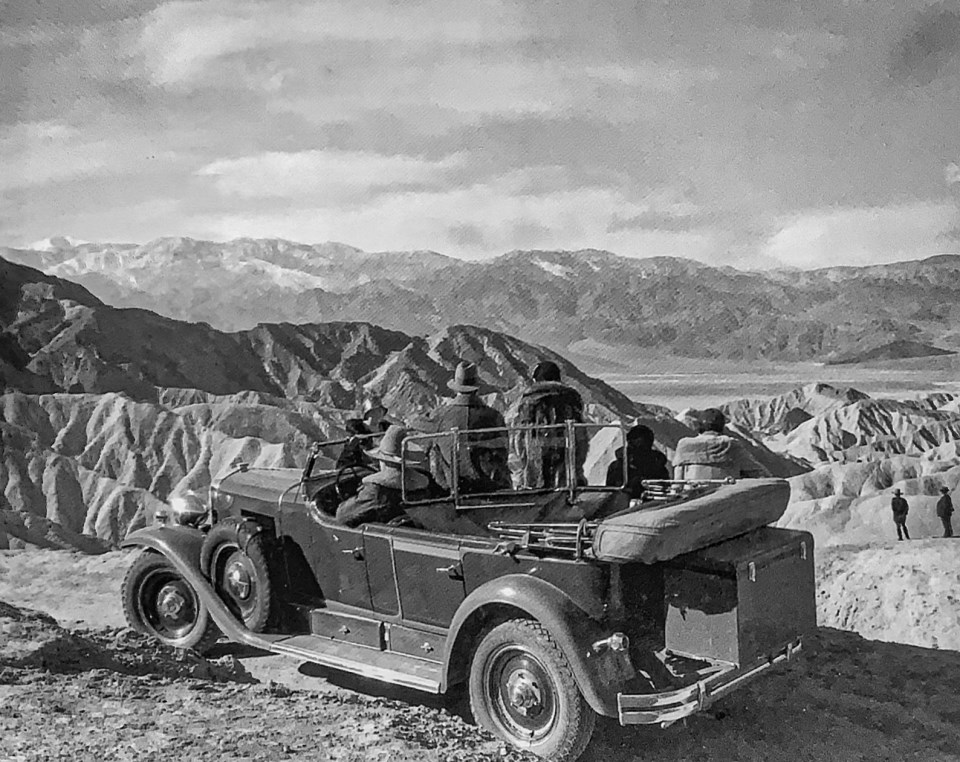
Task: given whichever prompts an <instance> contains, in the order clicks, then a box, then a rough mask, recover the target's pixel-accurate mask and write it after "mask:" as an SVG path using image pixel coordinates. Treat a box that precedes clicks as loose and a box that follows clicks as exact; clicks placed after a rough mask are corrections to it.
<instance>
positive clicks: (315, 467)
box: [304, 432, 383, 479]
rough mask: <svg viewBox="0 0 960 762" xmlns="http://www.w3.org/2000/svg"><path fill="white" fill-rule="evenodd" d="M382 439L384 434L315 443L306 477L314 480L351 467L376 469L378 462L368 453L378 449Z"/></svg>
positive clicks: (377, 433) (359, 435)
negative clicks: (325, 474)
mask: <svg viewBox="0 0 960 762" xmlns="http://www.w3.org/2000/svg"><path fill="white" fill-rule="evenodd" d="M381 437H383V432H376V433H374V434H358V435H355V436H351V437H344V438H343V439H331V440H329V441H327V442H315V443H314V445H313V455H312V458H311V459H310V460H308V461H307V471H306V473H305V474H304V477H305V478H306V479H313V478H316V477H318V476H322V475H323V474H324V473H329V472H330V471H337V470H339V469H341V468H348V467H351V466H368V467H370V468H376V465H377V463H376V461H375V460H374V459H373V458H372V457H370V455H368V454H367V451H368V450H373V449H376V447H377V443H378V442H379V441H380V439H381Z"/></svg>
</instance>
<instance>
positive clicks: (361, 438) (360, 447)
mask: <svg viewBox="0 0 960 762" xmlns="http://www.w3.org/2000/svg"><path fill="white" fill-rule="evenodd" d="M343 427H344V428H345V429H346V430H347V434H349V435H350V438H349V439H348V440H347V441H346V443H345V444H344V445H343V449H342V450H340V455H339V457H338V458H337V468H338V469H340V468H351V467H364V466H372V465H373V464H374V461H373V459H372V458H370V456H369V455H367V452H366V450H365V449H364V444H366V445H367V446H368V447H369V446H370V442H371V440H370V436H369V435H370V434H372V433H373V432H372V431H370V429H369V428H367V424H365V423H364V422H363V420H362V419H360V418H349V419H347V420H346V421H345V422H344V424H343Z"/></svg>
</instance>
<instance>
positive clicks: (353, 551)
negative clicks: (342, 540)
mask: <svg viewBox="0 0 960 762" xmlns="http://www.w3.org/2000/svg"><path fill="white" fill-rule="evenodd" d="M340 552H341V553H345V554H346V553H349V554H350V555H351V556H353V557H354V558H355V559H356V560H357V561H362V560H363V548H350V549H348V550H341V551H340Z"/></svg>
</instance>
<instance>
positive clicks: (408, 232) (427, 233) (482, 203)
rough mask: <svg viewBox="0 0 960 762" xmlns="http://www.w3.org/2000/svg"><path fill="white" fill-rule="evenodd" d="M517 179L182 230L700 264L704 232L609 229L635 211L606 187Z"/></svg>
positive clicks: (709, 239) (221, 219) (200, 222)
mask: <svg viewBox="0 0 960 762" xmlns="http://www.w3.org/2000/svg"><path fill="white" fill-rule="evenodd" d="M524 175H525V173H523V172H516V173H511V174H509V175H506V176H504V177H500V178H495V179H492V180H490V181H489V182H484V183H477V184H474V185H470V186H467V187H461V188H453V189H448V190H432V191H418V192H391V193H385V194H383V195H381V196H378V197H377V198H375V199H373V200H371V201H370V202H369V203H363V204H358V205H356V206H352V207H311V208H292V207H291V206H289V205H288V206H285V207H284V208H282V209H277V210H273V211H263V210H261V211H251V212H250V213H245V214H236V213H230V212H227V213H223V214H208V215H203V216H198V217H195V218H193V220H192V221H191V224H192V225H193V226H194V228H195V229H197V230H199V231H201V234H202V235H206V236H211V237H214V238H234V237H238V236H250V237H271V236H281V237H287V238H292V239H295V240H302V241H327V240H342V241H349V242H351V243H352V244H353V245H356V246H359V247H360V248H363V249H366V250H385V249H390V250H396V249H424V248H429V249H435V250H438V251H444V252H448V253H451V254H454V255H457V256H466V257H480V256H487V255H491V254H499V253H502V252H503V251H508V250H510V249H515V248H525V247H530V246H536V247H545V248H565V249H575V248H590V247H597V248H610V249H612V250H614V251H619V252H621V253H623V254H626V255H628V256H653V255H662V254H670V255H675V256H690V257H694V258H703V257H705V256H708V255H709V251H710V249H711V247H712V246H714V245H715V243H716V239H715V238H714V237H713V234H712V232H711V231H709V230H706V229H704V230H698V231H695V232H685V233H671V232H665V231H645V230H622V231H617V232H615V233H609V232H608V230H607V228H608V224H609V221H610V218H611V215H613V214H619V215H621V216H624V217H631V216H635V215H637V214H640V213H641V212H642V211H643V209H644V205H643V204H642V203H638V202H636V201H634V200H632V199H630V198H629V197H628V196H627V195H625V194H624V193H623V192H621V191H619V190H615V189H610V188H600V187H594V188H574V189H569V190H552V191H547V192H533V190H532V189H530V188H529V178H526V177H525V176H524ZM524 187H526V188H527V190H523V189H524Z"/></svg>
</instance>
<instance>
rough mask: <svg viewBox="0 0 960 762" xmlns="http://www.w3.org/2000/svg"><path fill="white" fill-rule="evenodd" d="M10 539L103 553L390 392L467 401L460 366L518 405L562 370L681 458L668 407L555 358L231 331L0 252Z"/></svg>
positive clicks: (449, 335) (264, 330) (416, 405)
mask: <svg viewBox="0 0 960 762" xmlns="http://www.w3.org/2000/svg"><path fill="white" fill-rule="evenodd" d="M0 284H2V285H0V288H2V289H3V292H2V297H3V299H2V302H0V337H2V339H3V343H2V345H0V346H3V347H4V348H5V353H4V355H3V356H2V358H3V359H4V362H5V364H3V365H0V374H2V388H3V389H5V390H6V391H5V392H4V393H2V394H0V547H7V546H16V547H20V546H24V545H35V546H39V547H60V548H76V549H80V550H83V551H84V552H92V553H93V552H102V551H103V550H104V549H106V548H107V547H110V546H111V545H115V544H116V543H118V542H119V541H120V540H121V539H122V538H123V537H124V536H125V535H126V533H127V532H129V531H130V530H131V529H135V528H137V527H139V526H142V525H143V524H144V522H145V521H147V520H148V519H149V517H150V516H152V513H153V512H154V511H155V510H156V508H157V507H158V506H159V505H161V504H162V503H163V502H164V501H166V500H167V499H168V498H169V496H170V495H171V494H174V493H175V492H182V491H185V490H188V489H194V490H199V491H203V490H205V489H206V488H207V487H208V485H209V484H210V482H211V479H212V478H213V477H214V476H215V475H216V474H218V473H219V472H221V471H223V470H224V469H226V468H228V467H230V465H231V464H234V463H237V462H240V461H243V462H247V463H250V464H252V465H259V466H271V467H273V466H279V467H299V466H302V464H303V462H304V460H305V457H306V453H307V451H308V449H309V445H310V443H311V442H313V441H315V440H318V439H325V438H334V437H337V436H341V435H342V433H343V429H342V424H343V420H344V418H346V417H348V416H349V415H350V414H352V413H353V412H354V411H356V410H357V409H358V407H359V406H360V405H361V404H362V402H363V401H364V400H365V399H367V398H369V397H371V396H373V397H380V398H381V399H382V400H383V401H384V403H385V404H386V405H387V407H388V408H389V410H390V413H391V415H392V416H394V417H395V418H397V419H399V420H408V421H410V420H415V419H417V418H418V417H420V416H422V415H423V414H425V413H428V412H430V411H432V410H433V409H435V408H436V407H437V406H438V405H441V404H443V402H444V400H446V399H449V398H450V397H451V396H452V392H451V391H450V390H449V389H448V388H447V382H448V381H449V380H450V378H451V377H452V375H453V369H454V368H455V366H456V364H457V363H458V362H460V361H461V360H467V361H472V362H476V363H477V365H478V367H479V372H480V376H481V379H482V381H483V383H484V388H483V394H484V397H485V399H486V400H487V401H488V402H489V403H490V404H492V405H494V406H495V407H497V408H499V409H501V410H504V411H506V410H508V409H509V408H510V406H511V405H513V404H514V403H515V402H516V400H517V399H518V397H519V395H520V392H521V390H522V388H523V387H524V385H525V384H527V383H528V381H529V373H530V370H531V368H532V367H533V366H535V365H536V364H537V363H538V362H540V361H542V360H544V359H547V358H549V359H553V360H554V361H555V362H557V363H558V364H559V365H560V367H561V369H562V371H563V374H564V377H565V378H566V380H567V381H568V383H570V384H572V385H573V386H575V387H576V388H577V389H578V390H579V391H580V392H581V394H582V396H583V398H584V401H585V403H586V408H587V414H588V415H589V416H590V418H591V419H592V420H595V421H608V420H620V419H624V420H627V421H630V420H633V419H637V418H639V419H642V420H644V421H645V422H647V423H648V424H649V425H651V426H652V427H653V428H654V430H655V431H656V432H657V434H658V437H659V439H660V442H661V446H663V447H665V448H671V447H673V445H675V443H676V441H677V439H679V437H681V436H684V435H685V434H686V433H687V429H685V428H684V427H683V426H682V425H681V424H679V423H677V422H676V421H675V420H673V418H672V416H671V414H670V411H668V410H666V409H663V408H657V407H653V406H651V407H646V406H643V405H639V404H636V403H634V402H632V401H631V400H629V399H628V398H627V397H626V396H624V395H623V394H621V393H620V392H618V391H616V390H615V389H613V388H611V387H610V386H608V385H607V384H605V383H603V382H602V381H599V380H597V379H594V378H591V377H589V376H587V375H586V374H584V373H582V372H581V371H579V370H578V369H577V368H576V367H575V366H573V365H572V364H571V363H569V362H568V361H566V360H565V359H564V358H562V357H560V356H559V355H557V354H555V353H553V352H551V351H550V350H546V349H543V348H541V347H536V346H533V345H530V344H527V343H525V342H523V341H520V340H518V339H514V338H512V337H510V336H506V335H504V334H500V333H497V332H495V331H491V330H488V329H481V328H476V327H472V326H467V325H453V326H451V327H449V328H446V329H444V330H441V331H438V332H436V333H435V334H433V335H431V336H429V337H425V338H424V337H411V336H407V335H406V334H403V333H400V332H399V331H391V330H386V329H383V328H380V327H378V326H375V325H371V324H369V323H327V324H307V325H291V324H262V325H259V326H257V327H256V328H253V329H251V330H248V331H242V332H237V333H233V334H227V333H223V332H221V331H217V330H216V329H214V328H211V327H210V326H209V325H205V324H202V323H201V324H193V323H186V322H184V321H178V320H173V319H171V318H165V317H162V316H159V315H156V314H154V313H151V312H148V311H146V310H141V309H117V308H114V307H110V306H108V305H105V304H103V303H102V302H100V300H98V299H97V298H96V297H95V296H93V295H92V294H90V293H89V292H88V291H86V290H85V289H83V288H82V287H80V286H78V285H76V284H73V283H70V282H69V281H65V280H62V279H58V278H55V277H52V276H47V275H44V274H42V273H40V272H39V271H37V270H32V269H30V268H27V267H23V266H20V265H15V264H12V263H9V262H5V261H3V260H0Z"/></svg>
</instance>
